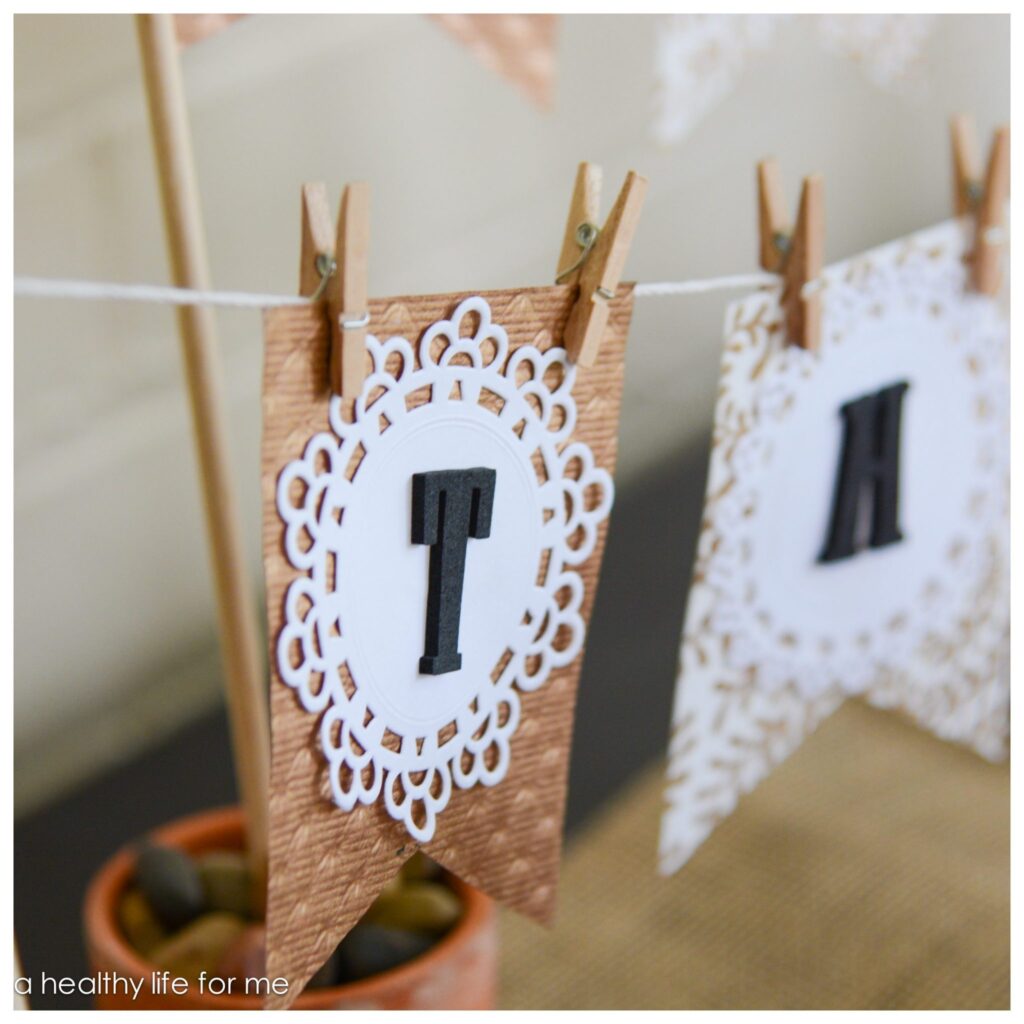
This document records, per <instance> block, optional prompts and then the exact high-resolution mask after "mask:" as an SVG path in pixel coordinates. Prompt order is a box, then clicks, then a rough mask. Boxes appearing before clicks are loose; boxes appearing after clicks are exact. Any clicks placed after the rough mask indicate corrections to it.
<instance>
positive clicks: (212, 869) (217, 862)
mask: <svg viewBox="0 0 1024 1024" xmlns="http://www.w3.org/2000/svg"><path fill="white" fill-rule="evenodd" d="M196 866H197V868H198V870H199V877H200V879H201V880H202V883H203V891H204V892H205V893H206V909H207V910H229V911H231V913H233V914H241V915H242V917H252V876H251V875H250V874H249V865H248V864H247V863H246V860H245V854H243V853H240V852H238V851H237V850H213V851H211V852H210V853H204V854H203V855H202V856H201V857H198V858H197V859H196Z"/></svg>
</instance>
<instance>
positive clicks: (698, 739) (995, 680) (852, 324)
mask: <svg viewBox="0 0 1024 1024" xmlns="http://www.w3.org/2000/svg"><path fill="white" fill-rule="evenodd" d="M965 244H966V240H965V235H964V231H963V227H962V225H959V224H955V223H948V224H944V225H940V226H939V227H937V228H934V229H931V230H929V231H926V232H921V233H919V234H917V235H914V236H911V237H910V238H908V239H904V240H901V241H899V242H895V243H892V244H891V245H888V246H885V247H882V248H880V249H878V250H874V251H872V252H869V253H867V254H865V255H864V256H862V257H858V258H856V259H853V260H850V261H848V262H846V263H843V264H839V265H836V266H834V267H831V268H829V269H828V270H827V271H826V273H825V282H826V288H825V292H824V303H823V304H824V330H823V341H822V346H821V350H820V351H819V352H818V353H808V352H805V351H803V350H800V349H798V348H794V347H790V346H787V345H785V344H784V339H783V335H782V331H781V316H782V315H781V311H780V309H779V305H778V299H777V295H776V293H774V292H764V293H759V294H756V295H754V296H751V297H750V298H748V299H745V300H743V301H741V302H739V303H736V304H734V305H733V306H732V307H730V309H729V310H728V312H727V318H726V334H727V338H726V345H725V352H724V355H723V362H722V372H721V386H720V391H719V400H718V404H717V408H716V415H715V426H714V435H713V442H712V453H711V463H710V469H709V477H708V484H707V494H706V497H705V512H704V520H703V521H704V526H703V529H702V533H701V536H700V539H699V542H698V552H697V557H696V562H695V566H694V573H693V582H692V586H691V590H690V595H689V599H688V606H687V614H686V623H685V626H684V630H683V637H682V642H681V651H680V674H679V679H678V682H677V694H676V708H675V715H674V724H673V736H672V740H671V745H670V752H669V780H668V790H667V796H668V804H669V806H668V809H667V810H666V812H665V816H664V820H663V827H662V838H661V860H662V867H663V870H664V871H666V872H671V871H673V870H675V869H676V868H678V867H679V866H680V865H681V864H682V863H683V862H685V860H686V859H687V858H688V857H689V856H690V855H691V854H692V852H693V851H694V849H696V847H697V846H698V845H699V844H700V842H701V841H702V840H703V839H704V838H705V837H706V835H707V834H708V833H709V832H710V831H711V829H712V828H713V827H714V825H715V824H716V823H717V822H718V821H719V820H721V818H723V817H724V816H725V815H727V814H728V813H729V812H730V811H731V810H732V809H733V807H734V806H735V803H736V801H737V799H738V797H739V795H740V794H741V793H742V792H744V791H746V790H749V789H750V788H752V787H753V786H754V785H755V784H756V783H757V782H758V781H759V780H760V779H761V778H762V777H763V776H764V775H766V774H767V773H768V771H770V770H771V768H772V767H773V766H774V765H775V764H777V763H778V762H779V761H780V760H781V759H782V758H784V757H785V756H786V755H787V754H788V753H790V752H791V751H792V750H793V749H795V747H796V746H797V745H798V744H799V743H800V741H801V740H802V739H803V737H804V736H806V735H807V733H808V732H809V731H810V730H811V729H813V728H814V727H815V726H816V725H817V724H818V723H819V722H820V721H821V720H822V718H823V717H825V716H826V715H827V714H829V713H831V712H832V711H833V710H834V709H835V708H836V707H837V706H838V705H839V704H840V703H841V701H842V700H843V699H844V698H845V697H847V696H849V695H853V694H861V695H864V696H865V697H866V699H868V700H869V701H871V702H872V703H874V704H876V705H879V706H883V707H892V708H896V709H899V710H902V711H904V712H906V713H907V714H909V715H910V716H911V717H912V718H913V719H915V720H916V721H917V722H919V723H920V724H922V725H924V726H926V727H928V728H930V729H931V730H933V731H934V732H935V733H936V734H938V735H939V736H941V737H944V738H948V739H954V740H958V741H961V742H964V743H967V744H969V745H971V746H972V747H974V748H975V749H976V750H977V751H978V752H980V753H981V754H982V755H984V756H986V757H989V758H993V759H995V758H999V757H1001V756H1003V755H1004V754H1005V750H1006V743H1007V737H1008V700H1009V689H1008V675H1007V656H1008V627H1009V589H1008V588H1009V579H1008V571H1007V552H1008V494H1009V474H1008V467H1009V453H1008V449H1007V440H1006V439H1007V437H1008V422H1009V420H1008V416H1009V410H1008V380H1007V354H1008V324H1007V320H1006V317H1005V315H1004V313H1003V311H1002V310H1001V309H1000V308H999V306H998V305H997V303H995V302H994V301H992V300H991V299H988V298H986V297H983V296H978V295H973V294H970V293H969V292H968V291H967V289H966V284H967V281H966V273H965V267H964V262H963V255H964V250H965ZM908 325H909V326H908ZM911 327H913V329H914V330H915V331H917V333H918V335H919V337H921V338H923V339H925V342H926V345H927V346H931V347H932V348H931V351H930V352H928V351H927V350H924V351H925V354H926V355H928V356H930V358H931V359H932V360H934V361H935V362H936V364H941V371H942V375H943V376H944V377H945V378H946V380H945V381H944V382H943V383H942V387H944V388H945V393H944V401H946V402H948V403H949V404H948V406H947V409H948V411H949V416H950V417H951V418H953V419H955V421H956V424H957V428H958V432H959V434H960V435H962V442H963V443H962V447H961V448H959V449H958V452H957V453H953V454H951V456H950V457H951V459H953V463H952V464H954V465H955V466H956V471H957V476H958V479H957V482H956V486H955V487H951V488H947V489H945V490H943V491H942V492H941V493H942V497H943V498H944V499H945V498H947V497H948V498H949V501H948V502H947V504H952V505H955V506H956V507H955V508H952V509H951V511H950V512H949V513H948V515H947V516H946V518H945V519H943V520H942V521H941V522H940V523H939V525H938V526H936V527H934V528H932V530H931V533H932V536H930V537H929V538H928V544H929V546H928V547H927V548H926V549H924V548H920V547H919V548H918V549H917V553H916V554H912V553H909V548H908V549H907V551H906V552H904V553H900V552H896V553H893V552H892V551H891V550H890V552H889V553H888V554H887V555H884V556H882V557H887V558H889V559H890V560H891V561H889V562H879V563H877V564H878V565H879V566H881V567H882V568H881V569H880V570H879V572H880V575H879V576H878V577H877V578H878V579H880V580H882V581H883V583H884V582H885V581H886V580H892V578H893V574H898V575H900V576H903V577H908V578H909V582H908V583H907V584H906V586H904V587H903V589H902V590H899V593H898V594H896V595H895V596H893V595H890V594H888V593H885V592H884V591H885V587H884V586H883V587H882V588H880V589H881V590H882V591H883V592H882V593H879V597H878V600H877V601H876V602H875V603H876V604H877V605H878V609H879V612H878V616H877V618H876V619H872V618H871V616H870V614H869V613H870V611H871V610H870V609H869V610H868V612H865V611H864V610H863V609H857V610H854V609H851V614H850V616H849V617H848V618H847V617H845V616H842V615H840V616H837V617H836V616H834V617H833V618H832V619H831V620H828V619H827V618H825V617H822V616H817V617H816V616H815V615H814V614H811V612H809V611H808V609H807V608H806V607H801V605H800V601H799V599H798V598H799V595H798V597H797V598H794V599H793V601H792V607H791V608H786V607H785V605H786V600H785V599H784V598H781V597H780V592H781V590H782V589H784V588H781V587H777V586H773V585H772V584H771V581H770V579H769V577H770V576H771V575H773V574H778V575H782V574H783V573H784V572H785V568H784V565H783V562H784V560H785V555H786V553H787V552H789V551H790V550H791V548H788V547H784V546H782V537H783V536H784V534H785V531H786V529H787V527H786V525H785V524H784V523H779V522H778V521H777V520H778V509H779V504H778V503H776V504H775V505H773V504H772V500H771V493H772V491H773V489H774V490H775V493H778V488H779V487H780V486H782V487H786V486H790V487H791V489H792V500H793V501H797V502H801V503H806V502H807V501H808V500H809V492H810V490H811V489H812V488H811V487H810V486H808V485H807V481H806V480H805V479H804V478H802V477H800V475H799V472H798V471H797V468H798V467H797V466H796V463H794V461H793V460H792V452H793V450H794V449H797V450H798V455H799V447H800V446H799V445H798V444H797V445H794V443H793V442H794V438H795V436H798V434H799V432H800V431H801V430H805V429H806V427H807V423H808V421H807V420H802V419H800V416H801V410H804V409H805V408H806V407H807V406H808V404H809V403H811V402H812V401H813V397H814V395H815V394H816V393H820V392H821V391H822V390H826V391H827V389H828V383H827V382H828V379H829V377H828V375H829V374H831V375H832V377H833V378H834V377H835V375H836V371H839V373H841V374H845V373H846V371H847V368H848V367H850V366H854V365H856V362H857V360H858V358H859V357H858V355H857V353H858V351H861V352H863V353H864V354H867V357H868V358H869V359H871V360H874V361H876V362H879V363H882V364H889V365H891V367H892V373H894V374H897V375H898V374H900V373H902V372H903V370H904V369H905V368H906V366H907V365H908V362H909V363H912V362H913V361H915V360H916V361H920V356H921V352H922V350H921V349H920V348H918V349H916V350H913V351H911V352H909V353H907V352H901V346H902V344H903V342H904V341H905V339H906V334H905V333H903V332H907V331H909V330H910V328H911ZM872 339H875V340H874V341H872ZM868 343H871V344H872V345H873V346H874V347H872V348H871V349H870V353H869V354H868V353H867V350H865V349H858V346H864V345H867V344H868ZM844 360H845V362H844ZM887 372H888V371H887V370H886V369H885V368H884V366H883V369H881V371H880V374H881V376H880V379H882V380H885V379H886V376H885V375H886V373H887ZM928 383H931V382H925V381H924V380H922V381H920V382H917V381H915V382H912V383H911V391H910V392H908V394H909V395H911V396H912V397H911V399H908V401H917V402H919V403H920V402H923V401H924V397H923V396H922V395H921V392H922V391H923V390H925V388H926V384H928ZM844 386H845V385H843V384H842V382H841V381H840V383H839V385H838V387H839V391H838V393H840V394H841V393H842V389H843V387H844ZM851 386H853V385H851ZM915 386H916V387H917V389H918V394H914V388H915ZM851 397H852V396H851ZM827 408H831V406H825V405H823V406H822V414H823V415H824V414H825V411H827ZM936 408H937V407H928V409H927V416H930V417H932V421H926V422H925V423H924V428H927V427H928V426H929V422H933V421H934V414H935V412H936ZM833 415H834V410H833ZM921 415H924V414H921ZM794 429H796V431H797V434H794V433H793V431H794ZM787 430H788V431H789V432H788V433H787ZM927 443H928V438H927V437H925V436H924V430H923V429H918V432H917V434H915V435H913V436H912V437H909V438H906V437H905V439H904V452H905V453H906V449H907V446H908V445H910V444H913V445H914V449H915V450H920V449H919V448H918V447H917V446H918V445H920V444H927ZM834 457H835V456H834V455H830V459H831V460H834ZM906 457H907V456H906V454H904V461H906ZM825 465H826V464H825V463H821V466H825ZM825 472H826V473H827V474H828V476H829V479H826V480H824V481H823V486H825V487H826V488H829V489H830V488H831V486H832V480H831V473H832V472H834V462H833V467H832V469H831V471H829V470H828V469H827V468H826V469H825ZM780 478H781V479H782V480H783V483H782V484H781V485H780V484H779V480H780ZM787 480H788V481H790V483H789V484H787V483H786V481H787ZM914 486H916V487H917V489H918V490H921V489H922V486H923V485H922V484H920V483H917V484H915V485H914ZM907 489H908V490H910V489H911V484H910V483H908V484H907ZM906 514H907V515H913V526H915V527H917V529H916V531H908V532H909V533H911V535H914V536H916V535H917V534H920V533H922V532H925V531H924V528H923V527H922V525H921V524H922V523H925V522H927V521H928V515H927V510H926V509H925V506H924V503H923V502H921V501H917V502H916V504H914V505H912V506H910V507H909V508H908V510H907V513H906ZM773 517H774V520H775V521H769V520H772V519H773ZM792 528H794V529H799V526H798V525H793V526H792ZM776 545H778V548H777V549H776ZM769 547H770V548H771V550H768V551H766V548H769ZM922 550H926V553H927V555H928V557H927V560H926V561H925V560H924V559H923V556H922V555H921V551H922ZM776 556H777V558H776ZM857 557H861V556H857ZM867 557H868V558H870V557H872V555H870V554H869V555H868V556H867ZM773 559H776V560H775V561H773ZM900 559H903V561H900ZM807 561H808V573H810V572H813V571H814V570H813V568H812V567H811V563H813V561H814V554H813V551H811V550H810V549H809V557H808V559H807ZM817 571H819V572H829V571H832V570H830V569H828V568H819V569H818V570H817ZM886 573H888V575H886ZM794 578H797V579H799V578H798V577H794ZM805 578H808V579H809V578H810V576H809V575H808V576H807V577H805ZM897 589H898V588H895V587H894V588H893V590H897ZM804 622H812V623H813V624H812V625H811V626H807V627H806V628H805V627H804V625H803V623H804Z"/></svg>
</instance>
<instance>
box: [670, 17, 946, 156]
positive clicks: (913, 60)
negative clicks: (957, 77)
mask: <svg viewBox="0 0 1024 1024" xmlns="http://www.w3.org/2000/svg"><path fill="white" fill-rule="evenodd" d="M935 22H936V16H935V15H933V14H829V15H824V14H823V15H813V16H811V15H792V14H672V15H668V16H666V17H664V18H662V19H661V20H660V22H659V25H658V34H657V37H656V40H655V48H654V77H655V82H656V89H655V115H654V122H653V125H652V132H653V135H654V137H655V139H656V140H657V141H658V142H661V143H665V144H671V143H677V142H682V141H683V140H684V139H686V138H687V136H689V135H690V133H691V132H692V131H693V130H694V129H695V128H696V127H697V125H698V124H700V122H701V121H703V120H704V118H705V117H706V116H707V115H708V114H709V113H710V112H711V111H712V110H713V109H714V108H715V107H717V106H718V105H719V104H720V103H722V102H723V101H724V100H725V99H726V98H727V97H728V96H729V94H730V93H732V92H733V91H734V90H735V89H737V88H738V87H739V85H740V81H741V79H742V77H743V74H744V72H745V70H746V68H747V65H748V63H750V62H751V61H752V60H753V59H755V58H757V57H759V56H762V55H767V54H768V52H769V51H770V50H772V49H773V48H775V47H777V46H779V45H780V42H779V35H780V30H781V29H782V28H783V26H785V25H793V26H796V27H797V28H798V29H799V28H803V27H804V26H808V27H809V28H810V31H811V32H812V33H813V37H815V38H816V39H817V41H818V43H819V44H820V45H821V47H822V48H823V49H824V50H825V51H826V52H828V53H832V54H835V55H837V56H842V57H845V58H848V59H849V60H852V61H853V62H854V63H855V64H857V66H858V67H859V68H860V69H861V71H862V73H863V75H864V77H865V78H866V79H867V80H868V81H869V82H871V83H872V84H873V85H875V86H877V87H878V88H879V89H882V90H884V91H886V92H888V93H891V94H892V95H895V96H899V97H902V98H907V99H917V98H919V97H921V96H922V95H924V94H925V92H926V91H927V76H926V74H925V60H924V51H925V47H926V45H927V43H928V40H929V38H930V36H931V33H932V29H933V28H934V25H935ZM805 31H806V29H805Z"/></svg>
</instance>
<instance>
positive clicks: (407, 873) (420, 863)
mask: <svg viewBox="0 0 1024 1024" xmlns="http://www.w3.org/2000/svg"><path fill="white" fill-rule="evenodd" d="M442 874H443V869H442V867H441V865H440V864H438V863H437V861H434V860H431V859H430V858H429V857H428V856H427V855H426V854H425V853H423V852H422V851H417V852H416V853H414V854H413V855H412V856H411V857H410V858H409V859H408V860H407V861H406V862H405V863H404V864H403V865H402V875H401V877H402V878H403V879H404V880H405V881H406V882H437V881H440V879H441V875H442Z"/></svg>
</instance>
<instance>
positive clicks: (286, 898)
mask: <svg viewBox="0 0 1024 1024" xmlns="http://www.w3.org/2000/svg"><path fill="white" fill-rule="evenodd" d="M573 299H574V290H573V289H572V288H570V287H568V286H565V287H553V288H534V289H526V290H520V291H507V292H490V293H486V294H483V295H469V296H459V295H447V296H446V295H441V296H427V297H407V298H400V299H392V300H380V301H374V302H372V303H371V308H370V316H371V325H370V334H369V335H368V337H367V348H366V360H367V370H368V373H367V379H366V383H365V385H364V387H363V391H362V393H361V396H360V397H359V398H358V399H357V400H356V401H355V403H354V404H353V403H348V402H343V401H342V399H341V398H339V397H337V396H332V395H331V394H330V392H329V390H328V387H327V363H328V359H327V320H326V317H325V316H324V315H323V312H322V310H320V309H317V308H315V307H312V308H302V307H290V308H278V309H275V310H272V311H270V312H268V313H267V315H266V318H265V341H266V366H265V375H264V438H263V498H264V561H265V568H266V577H267V604H268V619H269V632H270V642H271V666H272V676H273V679H272V686H271V724H272V733H273V753H272V775H271V796H270V842H269V852H270V862H269V875H270V881H269V889H268V907H267V970H268V972H269V973H270V975H271V976H273V977H284V978H287V979H288V982H289V986H288V988H289V994H288V996H287V997H285V998H282V999H280V1000H272V1003H273V1004H274V1005H276V1006H283V1005H286V1004H287V1003H289V1002H290V1001H291V1000H292V999H294V998H295V996H296V995H297V994H298V993H299V991H301V989H302V986H303V985H304V984H305V983H306V981H307V980H308V979H309V978H310V976H311V975H312V974H313V973H314V972H315V971H316V970H317V969H318V968H319V967H320V965H321V964H322V963H323V962H324V961H325V960H326V959H327V957H328V956H329V955H330V954H331V952H332V951H333V950H334V948H335V946H336V945H337V943H338V942H339V941H340V940H341V938H342V937H343V936H344V935H345V934H346V932H347V931H348V930H349V929H350V928H351V927H352V926H353V925H354V924H355V923H356V922H357V921H358V919H359V918H360V917H361V916H362V914H363V913H364V912H365V910H366V909H367V907H368V906H369V904H370V903H371V902H372V900H373V899H374V898H375V897H376V895H377V894H378V893H379V892H380V890H381V889H383V888H384V886H385V885H386V884H387V883H388V882H389V881H390V880H391V879H392V878H393V877H394V875H395V874H396V873H397V871H398V870H399V868H400V867H401V866H402V864H403V863H404V862H405V861H406V860H407V859H408V858H409V857H410V856H412V854H413V853H415V852H416V851H417V850H418V849H422V850H424V851H425V852H426V853H428V854H429V855H430V856H431V857H433V858H434V859H435V860H437V861H438V862H439V863H441V864H442V865H443V866H445V867H446V868H448V869H449V870H451V871H452V872H453V873H455V874H457V875H459V876H461V877H463V878H464V879H465V880H466V881H468V882H470V883H471V884H473V885H476V886H477V887H479V888H481V889H483V890H485V891H487V892H490V893H491V894H492V895H494V896H495V897H496V898H497V899H499V900H502V901H503V902H505V903H507V904H508V905H510V906H512V907H514V908H516V909H518V910H520V911H522V912H524V913H526V914H528V915H530V916H532V917H534V918H536V919H538V920H541V921H547V920H549V919H550V917H551V915H552V913H553V909H554V899H555V893H556V885H557V875H558V861H559V855H560V848H561V825H562V816H563V811H564V803H565V787H566V781H567V771H568V757H569V744H570V739H571V729H572V715H573V708H574V703H575V694H576V684H577V681H578V677H579V670H580V663H581V660H582V652H583V646H584V638H585V633H586V625H587V621H588V619H589V615H590V609H591V607H592V603H593V598H594V592H595V590H596V587H597V577H598V571H599V567H600V561H601V555H602V551H603V545H604V535H605V530H606V528H607V521H608V515H609V512H610V510H611V505H612V499H613V483H612V474H613V472H614V463H615V451H616V435H617V427H618V415H619V404H620V400H621V389H622V372H623V358H624V351H625V341H626V333H627V330H628V325H629V317H630V313H631V310H632V288H631V286H630V287H625V286H624V287H622V288H620V289H619V293H618V296H617V298H616V299H615V300H614V301H613V303H612V315H611V319H610V322H609V328H608V332H607V335H606V336H605V339H604V342H603V344H602V347H601V351H600V355H599V358H598V362H597V365H596V366H594V367H592V368H588V369H584V368H582V367H576V366H574V365H573V364H572V363H570V361H569V360H568V357H567V354H566V351H565V349H564V348H563V347H562V346H561V344H560V339H561V336H562V332H563V330H564V327H565V323H566V320H567V317H568V314H569V312H570V309H571V306H572V302H573ZM268 1005H270V1004H268Z"/></svg>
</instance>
